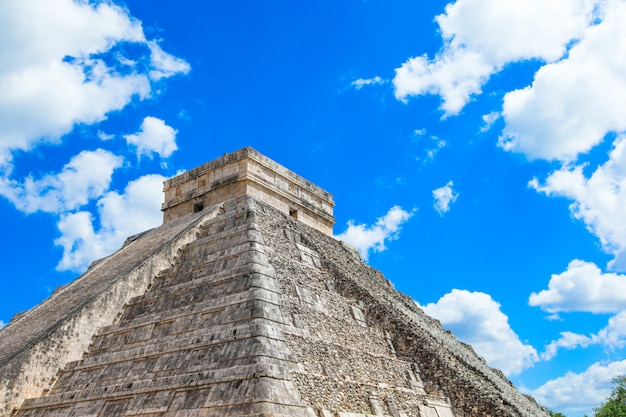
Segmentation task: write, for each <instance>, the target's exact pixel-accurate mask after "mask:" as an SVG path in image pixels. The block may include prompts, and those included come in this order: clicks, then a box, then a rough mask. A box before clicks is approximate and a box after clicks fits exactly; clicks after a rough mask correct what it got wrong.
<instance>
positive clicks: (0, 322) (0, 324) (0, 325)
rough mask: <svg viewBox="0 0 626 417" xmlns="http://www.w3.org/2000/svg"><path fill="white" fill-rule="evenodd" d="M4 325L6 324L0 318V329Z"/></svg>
mask: <svg viewBox="0 0 626 417" xmlns="http://www.w3.org/2000/svg"><path fill="white" fill-rule="evenodd" d="M4 326H6V324H5V323H4V322H3V321H2V320H0V329H2V328H3V327H4Z"/></svg>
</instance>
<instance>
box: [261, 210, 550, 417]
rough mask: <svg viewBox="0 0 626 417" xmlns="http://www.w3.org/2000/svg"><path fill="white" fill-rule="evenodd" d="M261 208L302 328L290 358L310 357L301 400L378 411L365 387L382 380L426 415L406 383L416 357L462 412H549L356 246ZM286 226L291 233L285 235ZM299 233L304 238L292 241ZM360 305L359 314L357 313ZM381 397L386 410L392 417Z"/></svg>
mask: <svg viewBox="0 0 626 417" xmlns="http://www.w3.org/2000/svg"><path fill="white" fill-rule="evenodd" d="M262 211H263V212H264V214H262V218H263V221H261V224H262V225H263V228H262V230H263V233H264V236H266V239H267V241H268V242H270V244H269V245H268V246H270V249H268V250H269V252H270V254H271V255H270V261H271V262H272V264H273V265H274V267H275V269H276V270H277V274H278V279H279V281H280V282H281V284H282V286H283V293H284V294H285V295H286V296H287V297H289V298H290V300H289V301H286V302H285V303H284V304H285V305H284V309H285V310H289V309H290V310H289V311H290V312H291V317H292V322H293V323H294V326H295V327H301V328H302V329H303V330H302V331H300V333H298V332H294V333H293V335H292V337H291V343H290V347H291V349H292V350H293V351H294V355H295V356H296V357H297V358H298V359H299V360H301V361H303V362H304V363H308V366H305V367H304V368H305V369H303V370H302V371H301V375H297V376H296V380H297V381H298V384H297V385H298V388H299V389H300V391H301V394H302V396H303V398H309V399H311V401H313V405H315V406H318V407H320V408H328V409H331V410H337V411H347V410H354V409H356V410H358V412H361V413H372V411H371V410H372V407H371V401H370V402H369V403H368V401H367V394H368V392H370V393H371V390H373V387H375V386H377V385H378V387H379V389H378V393H379V396H382V397H385V396H391V397H392V398H393V399H394V403H395V405H396V408H398V409H401V411H402V410H403V411H405V412H406V413H407V414H408V415H418V414H416V411H417V410H419V412H421V413H422V415H428V414H426V413H427V411H426V410H425V409H424V407H423V403H424V400H423V399H422V398H420V397H419V396H416V395H415V394H414V393H412V392H411V390H410V388H413V387H414V384H415V382H414V381H411V380H410V377H407V375H410V373H408V372H407V369H411V366H410V365H411V364H412V363H415V364H416V365H417V367H416V368H415V369H417V370H418V371H419V376H421V379H422V380H423V387H424V389H425V390H426V392H427V393H429V394H433V395H435V396H436V395H442V396H444V397H447V398H449V399H450V400H451V402H452V406H453V408H454V411H455V413H456V416H458V417H470V416H471V417H479V416H480V417H505V416H511V417H513V416H526V417H530V416H547V412H546V411H545V410H544V409H543V408H541V407H539V406H538V405H537V404H536V402H535V401H534V400H533V399H532V398H529V397H527V396H525V395H523V394H521V393H519V392H518V391H517V389H516V388H515V387H514V386H513V385H512V384H511V382H510V381H508V380H507V379H506V377H505V376H504V375H503V374H502V373H501V372H500V371H498V370H495V369H492V368H490V367H489V366H488V365H487V364H486V363H485V361H484V360H483V359H482V358H480V357H478V355H476V353H475V352H474V351H473V349H472V348H471V347H470V346H468V345H466V344H463V343H461V342H459V341H458V340H457V339H456V338H455V337H454V335H452V334H451V333H450V332H448V331H446V330H445V329H443V328H442V326H441V324H440V323H439V322H438V321H437V320H434V319H432V318H430V317H428V316H426V315H425V314H424V313H423V312H422V311H421V310H420V309H419V308H418V307H417V306H416V304H415V303H414V302H413V300H411V299H410V298H409V297H407V296H405V295H403V294H401V293H399V292H397V291H395V290H394V289H393V285H392V284H391V283H390V282H389V281H388V280H386V279H385V278H384V276H383V275H382V274H381V273H380V272H378V271H376V270H375V269H373V268H371V267H369V266H368V265H366V264H365V263H364V262H362V261H361V260H360V257H359V256H358V254H357V253H356V252H355V251H354V249H351V248H350V247H349V246H348V245H345V244H343V243H342V242H338V241H336V240H335V239H333V238H332V237H329V236H325V235H323V234H321V233H318V232H317V231H315V230H312V229H310V228H308V227H307V226H306V225H302V224H301V223H298V222H296V221H293V220H292V219H290V218H288V217H286V216H283V215H280V214H279V213H277V212H275V211H274V210H273V209H272V208H271V207H265V206H264V207H263V210H262ZM284 230H290V232H288V233H287V235H288V237H287V238H285V232H284ZM289 236H290V237H291V238H290V237H289ZM293 236H296V240H298V241H300V242H301V243H300V244H295V243H291V244H289V243H286V242H288V241H289V240H293ZM301 245H304V246H306V247H307V248H310V250H311V251H312V252H313V253H314V254H316V255H317V256H318V258H317V259H313V261H312V262H311V261H308V262H307V261H305V259H306V258H307V257H309V256H308V255H307V254H306V253H304V254H303V251H302V250H300V249H299V246H301ZM299 259H300V262H297V261H298V260H299ZM316 264H317V265H318V266H315V265H316ZM298 265H300V266H298ZM303 289H304V291H303ZM303 294H304V296H303ZM298 298H300V303H298V302H297V299H298ZM289 305H291V307H289ZM354 307H356V308H357V309H358V310H357V311H358V312H360V314H359V313H357V314H354V312H353V311H352V308H354ZM361 314H362V316H361ZM355 317H360V320H357V319H356V318H355ZM296 323H297V324H296ZM390 357H393V358H395V359H397V362H395V361H394V360H391V359H390ZM311 358H315V361H316V364H317V365H313V364H311V363H310V360H311ZM359 358H360V360H359ZM322 364H323V365H322ZM346 364H351V365H350V367H349V368H346ZM320 366H324V367H326V368H328V369H320V368H319V367H320ZM313 381H314V382H313ZM348 386H349V387H350V388H348ZM381 386H384V387H385V388H384V389H380V387H381ZM342 393H343V394H342ZM346 393H349V394H346ZM433 401H435V400H433ZM380 402H381V403H382V408H383V410H384V411H385V413H389V414H390V415H391V414H393V413H392V412H391V410H390V409H389V408H387V409H386V410H385V404H384V401H380ZM420 406H421V407H422V408H420ZM368 410H370V411H368ZM438 412H439V414H440V415H441V414H442V411H441V409H439V410H438Z"/></svg>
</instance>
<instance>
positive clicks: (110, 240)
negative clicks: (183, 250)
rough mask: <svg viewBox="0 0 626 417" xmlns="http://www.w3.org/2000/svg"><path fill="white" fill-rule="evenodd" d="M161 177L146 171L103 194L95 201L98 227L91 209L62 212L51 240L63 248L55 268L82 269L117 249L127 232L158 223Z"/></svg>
mask: <svg viewBox="0 0 626 417" xmlns="http://www.w3.org/2000/svg"><path fill="white" fill-rule="evenodd" d="M164 180H165V177H163V176H161V175H146V176H143V177H141V178H139V179H137V180H135V181H131V182H130V183H129V184H128V185H127V186H126V189H125V190H124V193H123V194H119V193H118V192H115V191H111V192H108V193H107V194H105V195H104V196H103V197H102V198H101V199H100V200H99V201H98V215H99V219H98V220H99V224H100V226H99V228H97V227H96V226H95V225H94V223H95V222H94V217H93V215H92V214H91V213H88V212H85V211H81V212H77V213H71V214H66V215H63V216H62V217H61V220H60V221H59V223H58V224H57V226H58V229H59V231H60V232H61V236H60V237H59V238H58V239H56V240H55V244H56V245H57V246H61V247H62V248H63V257H62V259H61V261H60V262H59V264H58V265H57V269H58V270H61V271H65V270H73V271H82V270H84V269H85V268H86V267H87V266H88V265H89V263H91V262H92V261H93V260H95V259H98V258H102V257H104V256H107V255H110V254H111V253H112V252H113V251H115V250H116V249H118V248H119V247H120V246H121V245H122V243H123V242H124V240H125V239H126V238H127V237H128V236H131V235H134V234H136V233H139V232H142V231H145V230H147V229H150V228H153V227H156V226H158V225H160V224H161V221H162V214H161V211H160V208H161V202H162V188H163V181H164ZM96 229H97V230H96Z"/></svg>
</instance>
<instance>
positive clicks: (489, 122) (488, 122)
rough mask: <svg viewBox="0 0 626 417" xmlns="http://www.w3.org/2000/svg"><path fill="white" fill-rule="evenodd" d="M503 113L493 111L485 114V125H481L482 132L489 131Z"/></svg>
mask: <svg viewBox="0 0 626 417" xmlns="http://www.w3.org/2000/svg"><path fill="white" fill-rule="evenodd" d="M500 117H501V115H500V113H499V112H497V111H493V112H491V113H488V114H484V115H483V125H482V126H481V127H480V131H481V133H484V132H488V131H489V130H490V129H491V127H492V126H493V125H494V123H495V122H497V121H498V120H499V119H500Z"/></svg>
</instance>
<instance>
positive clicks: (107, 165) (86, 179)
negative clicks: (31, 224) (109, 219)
mask: <svg viewBox="0 0 626 417" xmlns="http://www.w3.org/2000/svg"><path fill="white" fill-rule="evenodd" d="M121 165H122V158H120V157H119V156H116V155H113V154H112V153H110V152H108V151H105V150H102V149H98V150H95V151H82V152H80V153H79V154H78V155H76V156H74V157H73V158H72V159H71V160H70V162H68V163H67V164H66V165H65V166H64V167H63V169H62V170H61V172H59V173H58V174H47V175H45V176H43V177H42V178H39V179H35V178H33V177H32V176H29V177H27V178H26V179H24V180H23V181H22V182H18V181H15V180H10V179H8V178H0V195H2V196H4V197H6V198H7V199H8V200H9V201H11V202H12V203H13V204H14V205H15V207H16V208H17V209H18V210H21V211H23V212H25V213H33V212H36V211H43V212H48V213H62V212H65V211H69V210H74V209H77V208H79V207H81V206H83V205H85V204H87V203H88V202H89V201H90V200H92V199H94V198H98V197H100V196H101V195H102V194H103V193H104V192H106V191H107V190H108V189H109V185H110V183H111V176H112V175H113V171H114V170H115V169H116V168H119V167H120V166H121Z"/></svg>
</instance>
